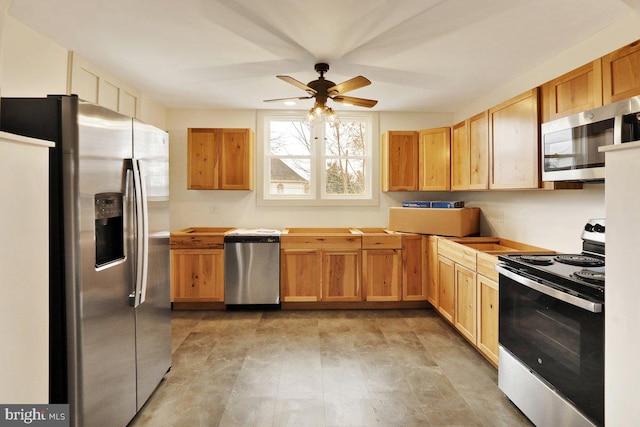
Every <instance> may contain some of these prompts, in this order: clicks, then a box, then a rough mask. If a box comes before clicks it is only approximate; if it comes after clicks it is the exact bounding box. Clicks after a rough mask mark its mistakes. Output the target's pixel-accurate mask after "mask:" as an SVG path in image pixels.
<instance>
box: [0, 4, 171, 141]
mask: <svg viewBox="0 0 640 427" xmlns="http://www.w3.org/2000/svg"><path fill="white" fill-rule="evenodd" d="M0 5H1V3H0ZM6 7H8V6H6ZM3 18H4V23H2V22H0V34H1V40H0V41H1V43H2V49H0V88H1V91H0V94H1V95H2V96H4V97H44V96H47V95H50V94H66V93H67V74H68V73H67V69H68V56H69V51H68V50H67V49H66V48H64V47H62V46H60V45H59V44H57V43H55V42H53V41H52V40H50V39H48V38H47V37H45V36H43V35H41V34H40V33H38V32H36V31H34V30H33V29H31V28H29V27H28V26H26V25H24V24H23V23H22V22H20V21H18V20H17V19H15V18H13V17H12V16H10V15H6V14H4V13H3ZM139 103H140V106H139V114H138V117H139V118H140V120H142V121H144V122H146V123H149V124H151V125H153V126H156V127H159V128H161V129H165V127H166V109H165V108H164V106H162V105H161V104H160V103H158V102H156V101H155V100H152V99H151V98H149V97H147V96H145V95H144V94H142V95H141V96H140V99H139Z"/></svg>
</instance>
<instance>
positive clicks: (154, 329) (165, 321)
mask: <svg viewBox="0 0 640 427" xmlns="http://www.w3.org/2000/svg"><path fill="white" fill-rule="evenodd" d="M133 129H134V137H133V140H134V143H133V151H134V153H133V154H134V159H136V160H137V162H138V166H139V169H140V173H141V175H142V180H141V181H142V183H143V185H144V186H145V191H143V193H144V194H145V195H146V211H147V212H148V216H147V218H146V221H147V226H146V227H145V228H146V229H147V231H146V233H147V236H146V238H147V244H146V247H147V248H148V250H147V252H148V262H147V274H146V286H143V288H146V290H145V295H143V296H142V297H143V298H141V299H140V300H141V301H143V302H141V303H140V304H139V305H137V307H136V309H135V313H136V338H137V356H136V364H137V407H138V410H139V409H140V408H141V407H142V405H144V403H145V402H146V401H147V399H148V398H149V396H150V395H151V393H153V391H154V390H155V388H156V387H157V386H158V383H160V381H161V380H162V378H163V376H164V374H165V373H166V372H167V371H168V370H169V368H170V367H171V300H170V298H171V295H170V283H169V137H168V134H167V133H166V132H164V131H162V130H160V129H157V128H155V127H153V126H150V125H147V124H144V123H142V122H140V121H137V120H134V123H133ZM143 237H144V236H143ZM141 256H142V255H141Z"/></svg>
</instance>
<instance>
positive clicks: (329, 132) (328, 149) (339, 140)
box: [325, 120, 367, 156]
mask: <svg viewBox="0 0 640 427" xmlns="http://www.w3.org/2000/svg"><path fill="white" fill-rule="evenodd" d="M325 129H326V140H325V155H327V156H364V155H365V153H366V150H365V141H366V129H367V125H366V123H364V122H359V121H348V120H345V121H341V122H339V123H336V124H331V123H327V124H326V128H325Z"/></svg>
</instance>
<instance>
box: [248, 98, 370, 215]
mask: <svg viewBox="0 0 640 427" xmlns="http://www.w3.org/2000/svg"><path fill="white" fill-rule="evenodd" d="M337 114H338V117H339V118H340V119H341V120H343V121H344V120H347V119H349V118H352V119H359V120H361V119H364V120H365V121H366V122H368V125H369V133H370V140H369V141H368V142H369V144H368V146H367V147H366V149H367V151H368V155H367V153H365V156H363V157H364V159H365V163H366V159H368V160H369V162H370V165H369V170H368V172H369V177H368V180H367V181H368V182H367V184H368V187H369V191H368V193H367V194H365V195H333V194H327V193H326V187H325V185H326V184H325V179H326V170H325V169H326V167H325V166H324V165H325V162H326V160H327V159H329V158H331V156H327V154H326V153H325V152H324V150H321V149H320V147H319V146H317V145H316V146H314V147H313V149H312V152H311V159H312V165H311V171H312V172H311V173H312V177H311V179H310V183H311V185H312V187H313V188H312V189H311V194H310V195H304V196H302V195H301V196H297V195H294V196H280V197H278V196H275V197H274V196H273V195H270V194H269V190H268V186H269V185H270V183H269V180H270V178H269V177H268V176H266V174H267V173H268V172H269V166H268V164H267V162H268V161H269V159H270V158H271V156H270V155H269V153H268V149H269V137H270V127H269V122H270V121H271V120H286V119H290V120H301V121H306V117H307V111H300V110H261V111H258V115H257V126H256V128H257V135H258V138H257V139H258V144H256V145H257V148H258V162H256V163H257V171H256V181H257V182H256V184H257V185H256V189H257V204H258V205H259V206H377V205H378V204H379V193H380V183H379V181H380V179H379V173H380V172H379V171H380V168H379V151H380V150H379V146H380V144H379V141H380V139H379V137H378V134H379V131H378V129H379V123H378V121H379V117H378V114H377V113H374V112H360V111H342V112H337ZM314 135H315V133H314V132H313V130H312V133H311V137H312V138H313V136H314ZM322 147H324V145H322ZM350 157H351V156H350ZM353 157H360V156H353ZM366 170H367V169H366V166H365V171H366Z"/></svg>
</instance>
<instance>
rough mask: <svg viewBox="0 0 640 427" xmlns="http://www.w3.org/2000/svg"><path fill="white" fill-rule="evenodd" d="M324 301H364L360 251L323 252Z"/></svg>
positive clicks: (322, 296) (322, 297)
mask: <svg viewBox="0 0 640 427" xmlns="http://www.w3.org/2000/svg"><path fill="white" fill-rule="evenodd" d="M321 299H322V301H362V291H361V289H360V251H323V252H322V295H321Z"/></svg>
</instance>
